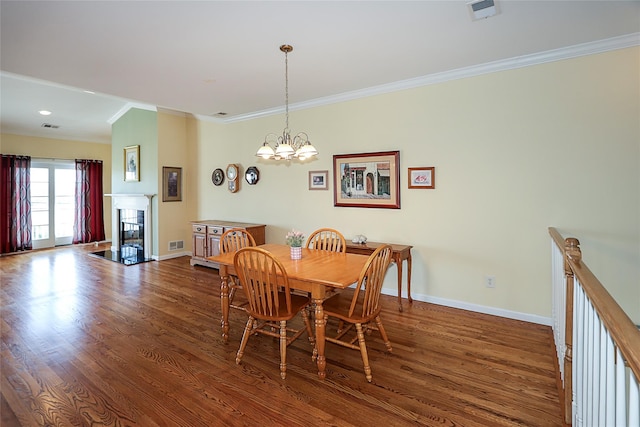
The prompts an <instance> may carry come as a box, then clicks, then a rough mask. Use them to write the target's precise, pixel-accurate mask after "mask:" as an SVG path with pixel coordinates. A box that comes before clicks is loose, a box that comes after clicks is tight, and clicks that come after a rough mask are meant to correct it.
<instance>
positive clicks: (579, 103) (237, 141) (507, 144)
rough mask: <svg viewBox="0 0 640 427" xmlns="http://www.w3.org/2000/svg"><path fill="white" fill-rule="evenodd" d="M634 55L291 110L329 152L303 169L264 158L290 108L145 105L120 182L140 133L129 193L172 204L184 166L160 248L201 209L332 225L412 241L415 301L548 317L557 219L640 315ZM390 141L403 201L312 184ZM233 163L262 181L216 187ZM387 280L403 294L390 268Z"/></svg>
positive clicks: (280, 224)
mask: <svg viewBox="0 0 640 427" xmlns="http://www.w3.org/2000/svg"><path fill="white" fill-rule="evenodd" d="M639 62H640V48H630V49H623V50H618V51H613V52H608V53H603V54H599V55H591V56H587V57H580V58H574V59H570V60H565V61H559V62H552V63H548V64H542V65H537V66H532V67H527V68H522V69H516V70H511V71H503V72H498V73H493V74H488V75H483V76H478V77H474V78H466V79H461V80H457V81H451V82H446V83H441V84H437V85H431V86H425V87H421V88H417V89H411V90H406V91H402V92H397V93H391V94H386V95H380V96H374V97H370V98H366V99H360V100H354V101H349V102H344V103H340V104H334V105H330V106H324V107H317V108H312V109H307V110H303V111H292V112H291V114H290V121H291V128H292V131H294V132H296V131H306V132H308V133H309V135H310V137H311V139H312V141H313V143H314V144H315V145H316V147H317V148H318V150H319V151H320V155H319V156H318V158H317V159H316V160H314V161H312V162H310V163H308V164H302V165H301V164H297V163H291V164H289V165H287V164H275V163H268V162H265V161H262V160H260V159H258V158H256V157H255V156H254V153H255V151H256V150H257V148H258V147H259V145H260V143H261V142H262V138H263V137H264V135H265V134H266V133H268V132H276V133H277V132H281V130H282V128H283V127H284V117H283V116H282V115H281V116H277V117H267V118H262V119H255V120H251V121H245V122H239V123H234V124H227V125H223V124H219V123H213V122H208V121H198V120H196V119H194V118H191V117H180V116H172V115H169V114H163V113H160V114H157V115H156V113H155V112H153V113H149V114H147V113H143V112H139V111H138V112H135V111H134V112H132V115H130V114H127V115H125V116H124V117H125V120H122V119H121V120H122V121H120V120H119V121H118V122H117V123H116V124H114V141H116V140H117V141H116V142H114V147H112V149H113V150H114V151H113V153H115V154H113V158H114V165H113V168H112V169H113V173H114V175H113V176H114V178H113V179H114V181H113V182H114V183H118V182H121V179H122V178H121V177H122V164H121V162H122V154H121V153H122V146H121V145H123V144H124V145H129V141H127V138H128V137H129V136H135V138H138V140H142V141H143V143H142V147H141V149H142V150H143V152H142V155H141V156H142V162H143V163H142V172H141V173H143V174H144V177H145V178H143V181H144V182H141V183H139V184H132V183H128V184H127V186H126V189H127V191H128V189H129V188H131V189H132V190H136V191H134V192H147V191H151V192H153V193H156V194H159V195H160V197H159V199H160V200H161V195H162V193H161V192H162V184H161V182H162V180H161V174H162V166H176V167H183V201H182V202H171V203H162V202H158V205H155V206H154V209H155V212H156V213H157V215H158V216H157V218H158V223H157V224H158V229H159V231H158V232H157V235H154V242H155V245H157V247H158V249H159V254H160V257H161V258H162V256H163V255H164V254H167V252H165V251H166V250H167V245H168V242H169V241H171V240H179V239H183V240H184V241H185V244H186V245H187V249H189V248H190V239H191V236H190V229H189V224H188V222H189V221H192V220H199V219H225V220H239V221H247V222H256V223H264V224H267V225H268V227H267V241H268V242H278V243H282V242H284V235H285V234H286V232H287V230H288V229H290V228H292V227H295V228H296V229H300V230H302V231H304V232H305V233H307V234H308V233H309V232H311V231H313V230H314V229H315V228H318V227H321V226H330V227H335V228H337V229H339V230H341V231H342V232H343V233H344V234H345V236H346V237H347V238H351V237H353V236H354V235H356V234H365V235H366V236H367V237H368V238H369V239H370V240H373V241H390V242H397V243H406V244H411V245H413V246H414V249H413V277H412V293H413V296H414V298H416V299H422V300H425V301H434V302H437V303H443V304H448V305H453V306H459V307H463V308H468V309H475V310H479V311H485V312H494V313H496V314H500V315H507V316H510V317H516V318H522V319H524V320H531V321H538V322H541V323H545V322H548V321H549V318H550V316H551V289H550V276H551V271H550V269H551V266H550V238H549V236H548V233H547V228H548V227H549V226H555V227H558V228H559V230H560V231H561V232H562V233H563V234H565V235H566V236H569V235H574V236H577V237H579V238H580V240H581V242H582V249H583V254H584V260H585V262H586V263H587V264H588V266H589V267H590V268H591V270H592V271H593V272H594V273H595V274H596V275H597V276H598V277H599V278H600V279H601V281H602V282H603V283H604V284H605V286H606V287H607V288H608V290H609V292H610V293H611V294H612V295H613V296H614V298H616V300H617V301H618V302H619V303H620V305H621V306H622V307H623V308H624V309H625V311H627V313H629V315H630V316H631V317H632V319H633V320H635V321H636V323H640V285H639V284H640V126H639V125H638V123H639V119H640V85H639V81H638V75H640V66H639ZM132 118H134V119H135V120H132ZM138 120H142V121H143V122H145V123H149V125H148V126H144V128H145V129H146V130H143V135H140V134H139V132H140V130H138V129H137V128H136V129H130V128H131V126H132V125H133V124H134V122H136V123H135V124H137V121H138ZM156 120H157V122H156ZM156 131H157V135H155V133H154V132H156ZM139 137H140V138H141V139H139ZM123 138H124V139H123ZM135 138H134V139H135ZM0 146H1V148H2V152H3V153H11V154H29V155H32V156H34V157H52V158H75V157H92V158H99V154H97V151H96V150H98V149H99V147H102V146H100V144H88V145H87V144H80V143H74V142H69V141H56V140H42V141H41V140H39V139H38V138H24V137H16V136H11V135H3V136H2V142H1V145H0ZM105 147H109V146H105ZM387 150H399V151H400V169H401V176H400V181H401V204H402V208H401V209H399V210H389V209H363V208H343V207H340V208H338V207H334V206H333V181H332V180H330V189H329V191H309V190H308V182H307V180H308V172H309V171H311V170H328V171H329V172H330V173H331V171H332V156H333V155H334V154H343V153H358V152H375V151H387ZM110 156H111V152H108V153H106V154H105V155H104V158H103V160H105V161H106V159H107V157H109V161H110ZM116 156H119V157H118V159H119V160H117V159H116ZM147 156H150V157H147ZM147 162H149V163H147ZM229 163H238V164H240V165H241V166H242V170H243V171H244V170H246V168H247V167H249V166H252V165H255V166H257V167H258V168H259V169H260V182H259V183H258V184H257V185H255V186H250V185H248V184H246V182H244V181H241V187H240V191H239V192H238V193H235V194H231V193H229V192H228V191H227V190H226V187H225V186H220V187H216V186H214V185H213V184H212V183H211V173H212V171H213V170H214V169H215V168H218V167H219V168H224V167H225V166H226V165H227V164H229ZM145 165H147V166H148V167H149V169H147V167H146V166H145ZM415 166H435V167H436V189H434V190H409V189H407V168H408V167H415ZM105 168H107V169H108V166H107V165H106V164H105ZM149 174H150V175H149ZM146 177H150V181H147V179H146ZM114 185H115V184H114ZM118 185H119V186H120V187H122V185H124V184H122V183H120V184H118ZM140 186H143V187H144V188H142V187H140ZM120 187H119V188H118V189H115V188H114V191H113V192H117V191H116V190H118V191H120V190H121V188H120ZM134 187H135V188H134ZM138 187H140V188H138ZM108 188H110V185H109V183H108V182H106V183H105V192H109V190H108ZM138 189H139V190H140V191H138ZM128 192H131V191H128ZM156 200H158V199H156ZM106 215H109V216H110V211H109V212H106V210H105V221H106V225H107V226H110V224H111V222H110V220H107V218H106ZM107 235H110V233H109V231H107ZM155 245H154V246H155ZM154 253H156V254H157V253H158V252H154ZM168 255H173V254H168ZM405 274H406V273H405ZM485 275H493V276H495V277H496V288H495V289H488V288H486V287H485V285H484V276H485ZM405 279H406V277H405ZM385 292H387V293H391V294H394V293H395V267H392V268H391V270H390V273H389V275H388V276H387V280H386V282H385Z"/></svg>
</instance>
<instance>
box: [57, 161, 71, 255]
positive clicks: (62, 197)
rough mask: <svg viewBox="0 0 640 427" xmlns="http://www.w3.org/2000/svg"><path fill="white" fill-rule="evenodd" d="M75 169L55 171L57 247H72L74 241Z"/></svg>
mask: <svg viewBox="0 0 640 427" xmlns="http://www.w3.org/2000/svg"><path fill="white" fill-rule="evenodd" d="M75 189H76V171H75V169H56V171H55V203H54V217H55V240H56V242H55V243H56V246H57V245H70V244H71V243H72V240H73V221H74V218H75V212H74V210H75Z"/></svg>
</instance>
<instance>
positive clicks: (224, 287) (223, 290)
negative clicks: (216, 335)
mask: <svg viewBox="0 0 640 427" xmlns="http://www.w3.org/2000/svg"><path fill="white" fill-rule="evenodd" d="M220 279H222V280H221V284H220V306H221V308H222V320H221V322H220V323H221V325H222V339H223V341H224V342H225V343H226V342H228V341H229V275H228V274H227V273H226V272H222V271H220Z"/></svg>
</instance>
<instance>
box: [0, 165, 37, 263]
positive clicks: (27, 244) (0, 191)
mask: <svg viewBox="0 0 640 427" xmlns="http://www.w3.org/2000/svg"><path fill="white" fill-rule="evenodd" d="M0 185H1V186H2V188H0V206H2V209H0V210H1V212H0V253H3V254H4V253H9V252H17V251H25V250H29V249H32V248H33V246H32V243H31V157H29V156H14V155H6V154H3V155H2V161H1V164H0Z"/></svg>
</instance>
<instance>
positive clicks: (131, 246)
mask: <svg viewBox="0 0 640 427" xmlns="http://www.w3.org/2000/svg"><path fill="white" fill-rule="evenodd" d="M120 252H121V253H122V256H123V257H124V256H127V257H136V258H137V257H139V256H140V257H142V258H144V211H141V210H137V209H120Z"/></svg>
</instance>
